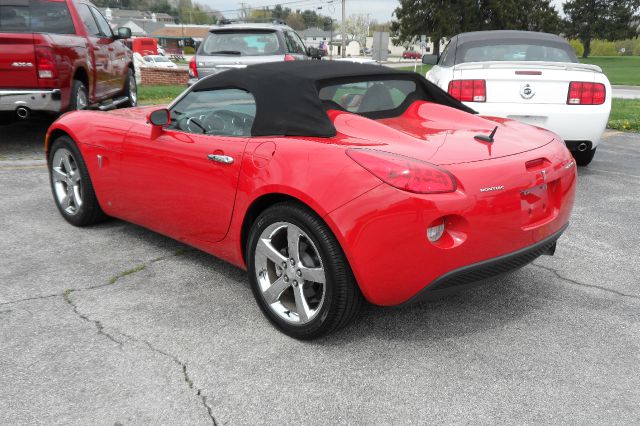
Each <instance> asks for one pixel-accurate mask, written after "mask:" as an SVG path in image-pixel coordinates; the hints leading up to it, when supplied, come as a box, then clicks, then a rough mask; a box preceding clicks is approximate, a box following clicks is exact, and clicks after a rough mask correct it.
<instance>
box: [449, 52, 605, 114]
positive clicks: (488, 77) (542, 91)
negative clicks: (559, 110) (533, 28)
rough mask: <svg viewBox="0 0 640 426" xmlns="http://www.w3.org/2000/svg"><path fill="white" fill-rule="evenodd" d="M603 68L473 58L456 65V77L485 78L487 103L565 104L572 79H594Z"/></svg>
mask: <svg viewBox="0 0 640 426" xmlns="http://www.w3.org/2000/svg"><path fill="white" fill-rule="evenodd" d="M601 72H602V70H601V69H600V67H598V66H596V65H589V64H578V63H572V62H530V61H509V62H501V61H496V62H471V63H464V64H458V65H455V67H454V72H453V75H454V80H475V79H479V80H485V82H486V103H529V104H566V103H567V95H568V91H569V83H570V82H571V81H587V82H593V81H594V80H595V75H596V73H601Z"/></svg>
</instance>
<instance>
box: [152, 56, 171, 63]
mask: <svg viewBox="0 0 640 426" xmlns="http://www.w3.org/2000/svg"><path fill="white" fill-rule="evenodd" d="M153 60H154V61H156V62H171V61H170V60H169V59H167V58H165V57H164V56H154V57H153Z"/></svg>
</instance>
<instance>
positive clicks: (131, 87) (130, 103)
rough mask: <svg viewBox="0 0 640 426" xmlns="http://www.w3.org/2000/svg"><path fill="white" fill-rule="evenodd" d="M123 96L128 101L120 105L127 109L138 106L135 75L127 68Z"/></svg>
mask: <svg viewBox="0 0 640 426" xmlns="http://www.w3.org/2000/svg"><path fill="white" fill-rule="evenodd" d="M124 95H125V96H126V97H127V98H128V100H127V102H125V103H123V104H122V106H123V107H125V108H128V107H134V106H137V105H138V84H137V83H136V74H135V72H133V70H132V69H131V68H129V73H128V74H127V81H126V83H125V88H124Z"/></svg>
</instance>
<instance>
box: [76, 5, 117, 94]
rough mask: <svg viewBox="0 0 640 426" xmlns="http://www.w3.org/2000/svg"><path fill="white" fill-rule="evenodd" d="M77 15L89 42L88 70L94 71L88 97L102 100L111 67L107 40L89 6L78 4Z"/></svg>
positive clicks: (107, 85)
mask: <svg viewBox="0 0 640 426" xmlns="http://www.w3.org/2000/svg"><path fill="white" fill-rule="evenodd" d="M76 10H77V11H78V15H79V16H80V19H81V20H82V23H83V24H84V27H85V31H86V34H87V40H88V41H89V43H88V46H87V49H89V50H90V51H89V58H91V60H90V61H89V65H90V68H89V69H90V70H92V71H93V70H95V74H94V78H93V79H92V80H93V81H94V85H93V89H92V87H87V90H88V91H89V97H90V98H91V99H92V100H93V101H95V100H97V99H103V98H104V97H106V96H107V94H108V93H109V90H110V88H109V81H110V80H111V76H110V72H111V65H110V60H109V39H108V38H106V37H105V36H104V35H103V34H102V31H101V30H100V28H99V27H98V24H97V23H96V20H95V18H94V16H93V14H92V13H91V10H90V8H89V6H87V5H86V4H84V3H78V4H77V5H76Z"/></svg>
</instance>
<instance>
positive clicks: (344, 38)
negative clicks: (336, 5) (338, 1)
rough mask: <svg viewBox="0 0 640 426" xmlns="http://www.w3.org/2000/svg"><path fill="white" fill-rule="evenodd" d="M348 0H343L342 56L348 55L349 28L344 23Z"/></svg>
mask: <svg viewBox="0 0 640 426" xmlns="http://www.w3.org/2000/svg"><path fill="white" fill-rule="evenodd" d="M346 3H347V0H342V57H343V58H346V57H347V28H346V27H345V25H344V15H345V10H346Z"/></svg>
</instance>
